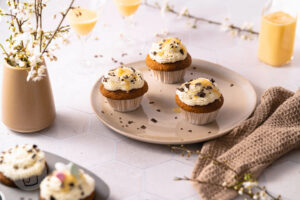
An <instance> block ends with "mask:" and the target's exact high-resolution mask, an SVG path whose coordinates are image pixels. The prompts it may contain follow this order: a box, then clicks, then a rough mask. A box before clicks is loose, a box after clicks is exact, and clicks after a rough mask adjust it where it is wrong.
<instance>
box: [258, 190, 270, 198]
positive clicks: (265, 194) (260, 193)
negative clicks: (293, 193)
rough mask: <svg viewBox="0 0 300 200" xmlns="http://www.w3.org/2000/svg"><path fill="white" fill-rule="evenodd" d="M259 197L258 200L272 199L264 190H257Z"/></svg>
mask: <svg viewBox="0 0 300 200" xmlns="http://www.w3.org/2000/svg"><path fill="white" fill-rule="evenodd" d="M259 198H260V200H272V199H273V198H272V197H270V196H269V195H268V194H267V193H266V192H265V191H260V192H259Z"/></svg>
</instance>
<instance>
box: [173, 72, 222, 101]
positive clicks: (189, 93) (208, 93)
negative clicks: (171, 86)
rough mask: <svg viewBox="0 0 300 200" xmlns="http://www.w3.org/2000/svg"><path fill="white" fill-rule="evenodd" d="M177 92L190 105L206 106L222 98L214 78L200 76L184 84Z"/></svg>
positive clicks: (181, 99)
mask: <svg viewBox="0 0 300 200" xmlns="http://www.w3.org/2000/svg"><path fill="white" fill-rule="evenodd" d="M176 94H177V96H178V97H179V99H180V101H182V102H183V103H185V104H187V105H189V106H197V105H198V106H205V105H208V104H210V103H213V102H214V101H215V100H217V99H220V97H221V93H220V91H219V89H218V87H217V84H216V83H215V81H214V80H213V79H211V80H208V79H206V78H198V79H195V80H192V81H190V82H186V83H184V84H182V85H181V86H180V87H179V88H178V89H177V90H176Z"/></svg>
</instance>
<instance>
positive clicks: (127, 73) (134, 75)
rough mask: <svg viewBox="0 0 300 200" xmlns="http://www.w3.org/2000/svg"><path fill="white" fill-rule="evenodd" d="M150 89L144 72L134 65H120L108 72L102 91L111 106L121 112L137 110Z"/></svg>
mask: <svg viewBox="0 0 300 200" xmlns="http://www.w3.org/2000/svg"><path fill="white" fill-rule="evenodd" d="M147 91H148V84H147V82H146V81H145V80H144V78H143V74H142V73H141V72H140V71H138V70H136V69H134V68H133V67H123V66H122V67H118V68H116V69H112V70H110V71H108V73H106V74H105V75H104V76H103V77H102V80H101V84H100V92H101V93H102V95H103V96H105V97H106V99H107V101H108V103H109V104H110V106H111V107H112V108H113V109H114V110H116V111H119V112H129V111H133V110H136V109H137V108H138V107H139V106H140V104H141V101H142V98H143V95H144V94H145V93H146V92H147Z"/></svg>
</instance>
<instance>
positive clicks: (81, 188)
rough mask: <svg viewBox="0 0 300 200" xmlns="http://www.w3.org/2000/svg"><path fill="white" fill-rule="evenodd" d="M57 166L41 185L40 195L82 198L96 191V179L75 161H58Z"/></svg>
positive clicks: (47, 198)
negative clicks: (65, 162)
mask: <svg viewBox="0 0 300 200" xmlns="http://www.w3.org/2000/svg"><path fill="white" fill-rule="evenodd" d="M55 168H56V170H55V171H54V172H53V173H52V174H50V175H49V176H47V177H46V178H45V179H44V180H43V181H42V183H41V185H40V189H41V194H40V195H41V197H42V198H44V199H45V200H53V199H56V200H59V199H63V200H80V199H84V198H86V197H88V196H90V195H91V194H92V193H93V192H94V191H95V181H94V179H93V178H92V177H90V176H89V175H88V174H86V173H84V171H83V170H81V169H78V167H77V166H76V165H74V164H73V163H70V164H68V165H64V164H62V163H56V165H55Z"/></svg>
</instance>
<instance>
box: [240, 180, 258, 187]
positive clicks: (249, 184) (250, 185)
mask: <svg viewBox="0 0 300 200" xmlns="http://www.w3.org/2000/svg"><path fill="white" fill-rule="evenodd" d="M243 186H244V187H245V188H247V189H252V188H253V187H256V186H257V182H250V181H248V182H244V183H243Z"/></svg>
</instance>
